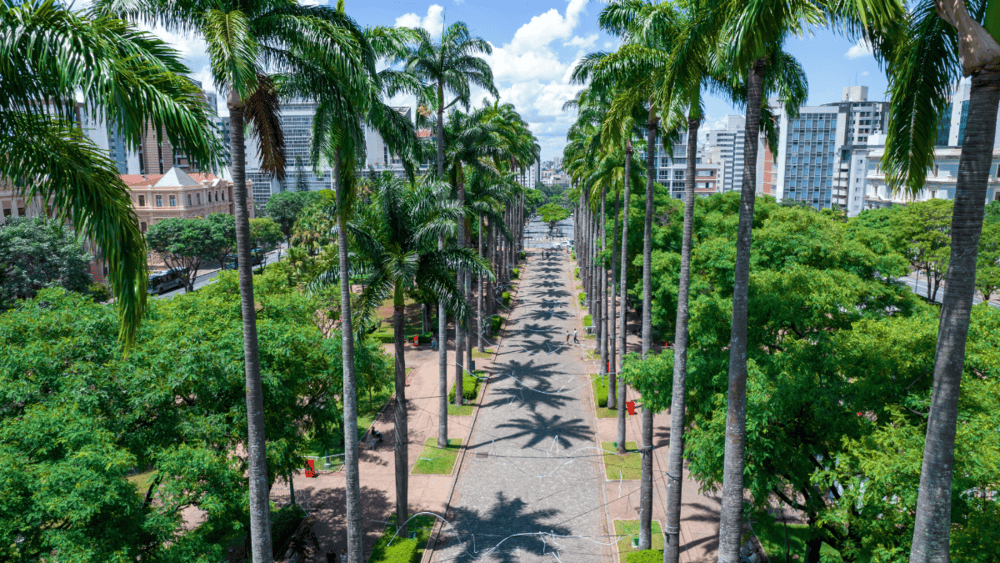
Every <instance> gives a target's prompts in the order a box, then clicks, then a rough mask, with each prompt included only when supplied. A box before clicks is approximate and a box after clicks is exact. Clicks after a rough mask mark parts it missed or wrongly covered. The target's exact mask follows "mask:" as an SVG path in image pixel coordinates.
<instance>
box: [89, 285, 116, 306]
mask: <svg viewBox="0 0 1000 563" xmlns="http://www.w3.org/2000/svg"><path fill="white" fill-rule="evenodd" d="M87 293H89V294H90V296H91V297H93V298H94V301H96V302H98V303H104V302H106V301H111V289H110V288H108V286H107V284H103V283H92V284H90V285H89V286H87Z"/></svg>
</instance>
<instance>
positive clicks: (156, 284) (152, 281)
mask: <svg viewBox="0 0 1000 563" xmlns="http://www.w3.org/2000/svg"><path fill="white" fill-rule="evenodd" d="M186 274H187V268H174V269H171V270H159V271H156V272H153V273H151V274H149V286H148V287H147V289H146V293H148V294H150V295H160V294H161V293H166V292H168V291H172V290H174V289H177V288H178V287H184V276H185V275H186Z"/></svg>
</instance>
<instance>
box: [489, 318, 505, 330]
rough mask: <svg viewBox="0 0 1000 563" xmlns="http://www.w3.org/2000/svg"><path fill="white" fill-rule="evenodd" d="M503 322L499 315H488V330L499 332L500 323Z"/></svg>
mask: <svg viewBox="0 0 1000 563" xmlns="http://www.w3.org/2000/svg"><path fill="white" fill-rule="evenodd" d="M502 324H503V317H501V316H500V315H493V316H492V317H490V332H491V333H492V334H496V333H498V332H500V325H502Z"/></svg>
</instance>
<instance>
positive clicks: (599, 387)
mask: <svg viewBox="0 0 1000 563" xmlns="http://www.w3.org/2000/svg"><path fill="white" fill-rule="evenodd" d="M594 402H596V403H597V408H601V409H603V408H607V406H608V378H606V377H605V378H602V377H601V376H599V375H595V376H594Z"/></svg>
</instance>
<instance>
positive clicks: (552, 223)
mask: <svg viewBox="0 0 1000 563" xmlns="http://www.w3.org/2000/svg"><path fill="white" fill-rule="evenodd" d="M537 211H538V214H539V215H540V216H541V217H542V221H543V222H545V223H548V224H549V236H550V237H551V236H552V231H553V230H554V229H555V228H556V223H558V222H559V221H565V220H566V219H568V218H569V210H568V209H566V208H565V207H563V206H561V205H559V204H558V203H546V204H545V205H543V206H541V207H539V208H538V210H537Z"/></svg>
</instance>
